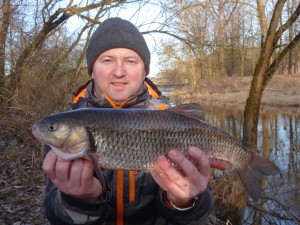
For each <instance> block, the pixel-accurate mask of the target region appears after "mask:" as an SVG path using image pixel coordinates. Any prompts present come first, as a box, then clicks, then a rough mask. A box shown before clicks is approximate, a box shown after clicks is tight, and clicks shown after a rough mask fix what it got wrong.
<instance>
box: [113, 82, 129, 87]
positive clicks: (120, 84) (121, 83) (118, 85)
mask: <svg viewBox="0 0 300 225" xmlns="http://www.w3.org/2000/svg"><path fill="white" fill-rule="evenodd" d="M111 84H112V85H114V86H117V87H123V86H125V85H126V84H127V83H126V82H111Z"/></svg>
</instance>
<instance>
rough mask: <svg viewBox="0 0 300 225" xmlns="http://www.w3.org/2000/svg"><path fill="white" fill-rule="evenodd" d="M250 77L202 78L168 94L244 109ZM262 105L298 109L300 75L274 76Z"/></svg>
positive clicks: (174, 96)
mask: <svg viewBox="0 0 300 225" xmlns="http://www.w3.org/2000/svg"><path fill="white" fill-rule="evenodd" d="M251 79H252V77H242V78H241V77H226V78H221V79H219V80H215V81H211V82H208V81H201V84H199V87H198V88H197V89H196V90H192V89H191V88H190V87H189V86H188V85H183V86H180V87H178V88H176V90H174V91H172V92H170V93H168V94H167V95H166V96H167V97H169V98H180V99H181V101H182V102H189V101H190V100H195V101H197V102H202V103H203V104H205V102H209V103H211V102H214V103H215V104H226V105H235V107H239V108H241V109H243V108H244V106H245V103H246V100H247V97H248V94H249V89H250V85H251ZM261 106H262V107H263V108H265V109H271V108H290V109H294V110H297V111H299V109H300V74H295V75H275V76H273V78H272V79H271V81H270V83H269V84H268V85H267V87H266V89H265V90H264V94H263V98H262V103H261Z"/></svg>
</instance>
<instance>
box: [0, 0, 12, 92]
mask: <svg viewBox="0 0 300 225" xmlns="http://www.w3.org/2000/svg"><path fill="white" fill-rule="evenodd" d="M9 21H10V0H3V6H2V24H1V28H0V87H3V86H4V79H5V55H6V54H5V44H6V36H7V32H8V27H9Z"/></svg>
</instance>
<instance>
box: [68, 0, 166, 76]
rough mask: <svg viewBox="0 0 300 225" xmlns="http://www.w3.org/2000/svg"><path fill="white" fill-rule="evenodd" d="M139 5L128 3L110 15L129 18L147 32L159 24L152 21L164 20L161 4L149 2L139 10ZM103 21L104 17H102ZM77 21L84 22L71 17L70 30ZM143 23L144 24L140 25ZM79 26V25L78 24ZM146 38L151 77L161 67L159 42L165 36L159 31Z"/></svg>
mask: <svg viewBox="0 0 300 225" xmlns="http://www.w3.org/2000/svg"><path fill="white" fill-rule="evenodd" d="M78 2H81V0H76V1H74V3H73V5H75V4H76V3H78ZM138 8H139V5H138V4H135V5H134V4H128V5H127V8H126V9H122V10H115V11H112V12H111V14H110V17H115V16H118V17H120V18H122V19H126V20H129V21H130V22H132V23H133V24H135V25H136V26H137V27H138V28H139V30H140V31H141V32H145V31H148V30H154V29H156V28H157V27H158V26H159V25H158V23H156V24H153V23H152V24H151V22H152V21H153V20H154V19H156V20H157V21H158V22H159V21H162V18H160V19H159V17H160V10H161V9H160V7H159V6H154V5H151V4H147V5H145V6H143V7H142V9H141V10H140V11H139V12H138V13H136V12H137V10H138ZM101 19H102V21H103V20H104V18H101ZM77 23H82V19H81V18H79V17H77V16H74V17H72V18H71V20H70V21H69V23H68V25H67V26H68V29H70V32H73V30H74V24H77ZM140 25H142V26H140ZM76 27H77V26H76ZM144 38H145V40H146V42H147V44H148V47H149V50H150V52H151V64H150V74H149V76H150V77H155V76H156V75H157V74H158V73H159V71H160V69H159V66H158V61H159V57H158V48H159V47H160V45H159V43H161V40H162V38H163V35H161V34H159V33H153V34H151V35H150V34H145V35H144Z"/></svg>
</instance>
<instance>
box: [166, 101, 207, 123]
mask: <svg viewBox="0 0 300 225" xmlns="http://www.w3.org/2000/svg"><path fill="white" fill-rule="evenodd" d="M166 110H169V111H171V112H174V113H178V114H181V115H184V116H186V117H189V118H192V119H195V120H203V118H204V116H203V113H202V107H201V105H200V104H198V103H186V104H182V105H178V106H174V107H172V108H169V109H166Z"/></svg>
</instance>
